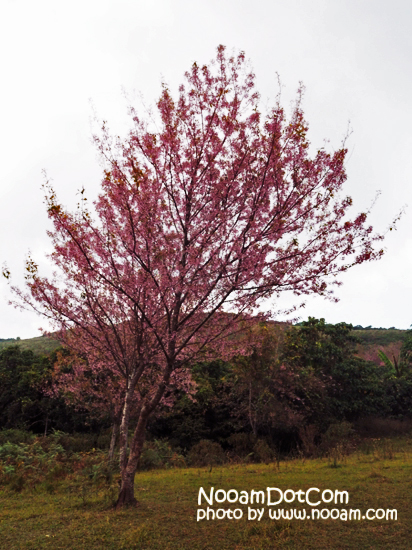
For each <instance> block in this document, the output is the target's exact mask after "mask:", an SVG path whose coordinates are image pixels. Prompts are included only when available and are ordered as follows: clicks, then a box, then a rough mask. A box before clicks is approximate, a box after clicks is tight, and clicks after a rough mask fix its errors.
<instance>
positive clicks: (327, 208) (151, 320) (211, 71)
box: [6, 46, 382, 507]
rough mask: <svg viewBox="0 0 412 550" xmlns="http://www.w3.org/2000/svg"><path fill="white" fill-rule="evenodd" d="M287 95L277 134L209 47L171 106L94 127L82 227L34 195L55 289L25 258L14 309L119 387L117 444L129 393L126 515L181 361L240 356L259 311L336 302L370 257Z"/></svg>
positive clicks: (246, 86)
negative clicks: (95, 162)
mask: <svg viewBox="0 0 412 550" xmlns="http://www.w3.org/2000/svg"><path fill="white" fill-rule="evenodd" d="M301 95H302V90H301V89H300V90H299V92H298V99H297V101H296V104H295V106H294V109H293V112H292V114H291V116H290V117H289V118H287V117H286V115H285V113H284V110H283V108H282V107H281V105H280V104H279V102H277V103H276V104H275V105H274V107H273V108H272V109H271V110H269V112H267V113H266V114H262V113H261V111H260V109H259V95H258V93H257V92H256V91H255V88H254V75H253V73H252V72H251V71H250V69H249V66H248V64H247V63H246V61H245V56H244V54H243V53H240V54H238V55H237V56H233V57H231V56H228V55H227V54H226V51H225V48H224V47H223V46H219V48H218V49H217V55H216V58H215V60H214V61H213V62H212V63H211V64H210V65H205V66H199V65H197V64H196V63H194V64H193V65H192V67H191V69H190V71H189V72H187V73H186V74H185V83H184V84H182V85H181V86H180V88H179V93H178V97H177V98H176V99H173V97H172V95H171V92H170V91H169V89H168V88H167V86H165V85H164V86H163V89H162V92H161V95H160V99H159V100H158V102H157V111H156V112H157V114H158V118H157V119H156V118H155V119H154V120H152V121H151V120H144V119H142V118H140V117H139V116H138V115H137V113H136V111H134V110H133V109H132V110H131V114H132V118H133V128H132V130H131V131H130V134H129V135H128V137H127V139H124V140H120V139H112V138H111V137H110V136H109V133H108V131H107V129H106V127H105V125H103V129H102V134H101V136H100V137H99V138H96V143H97V146H98V147H99V149H100V152H101V154H102V156H103V159H104V161H105V162H106V169H105V172H104V178H103V181H102V191H101V194H100V195H99V198H98V200H97V201H96V202H95V204H94V213H91V212H89V211H88V210H87V208H82V209H80V210H79V211H78V212H77V213H74V214H73V213H70V212H68V211H66V209H64V208H63V206H62V205H60V204H59V203H58V200H57V198H56V195H55V193H54V191H53V189H52V188H51V187H50V186H49V185H46V192H47V193H46V201H47V206H48V214H49V216H50V218H51V219H52V221H53V223H54V229H53V231H51V233H50V237H51V238H52V241H53V245H54V251H53V253H52V254H51V259H52V260H53V262H54V263H55V265H56V266H57V268H58V271H59V273H60V278H59V279H56V280H51V279H47V278H44V277H41V276H40V275H39V274H38V270H37V266H36V264H35V262H34V261H33V260H32V259H30V258H29V260H28V262H27V285H28V290H29V291H28V292H27V293H26V294H24V293H22V292H21V293H20V299H23V301H25V302H26V304H30V305H31V306H32V307H34V308H35V309H36V310H37V311H39V312H40V313H41V314H43V315H45V316H46V317H48V318H49V319H51V320H52V321H53V323H54V324H55V326H56V328H57V329H58V330H60V334H61V337H62V339H63V341H64V342H65V343H66V344H67V346H69V347H70V346H72V347H73V349H74V350H75V351H76V352H79V353H80V354H82V356H83V357H84V358H86V359H88V361H89V363H90V364H92V365H93V369H95V370H96V369H97V370H98V369H99V368H101V369H111V370H113V371H115V372H116V373H117V374H118V375H119V376H121V377H122V379H123V380H124V386H123V388H124V391H123V392H121V395H120V397H121V410H122V420H121V433H122V434H123V438H125V437H127V430H128V418H129V414H130V407H131V406H132V401H133V399H134V396H135V392H136V388H141V389H142V391H141V392H140V394H139V405H138V407H139V415H138V421H137V424H136V429H135V431H134V436H133V438H132V441H131V444H130V450H129V451H128V453H127V452H126V451H124V453H123V456H122V458H121V475H122V484H121V489H120V494H119V498H118V502H117V506H118V507H120V506H122V505H124V504H131V503H134V502H136V500H135V496H134V477H135V472H136V469H137V465H138V460H139V456H140V453H141V450H142V446H143V443H144V437H145V428H146V424H147V421H148V418H149V417H150V415H151V414H152V413H153V411H154V410H155V408H156V407H157V405H158V404H159V403H160V402H161V400H162V399H164V397H165V395H167V391H168V388H169V387H170V384H171V383H172V381H173V377H175V378H176V377H177V378H179V380H180V381H181V383H182V385H183V386H184V385H185V384H186V387H188V388H189V387H190V365H191V364H192V362H193V361H195V360H197V359H199V358H202V359H205V358H207V357H210V356H212V355H213V354H215V355H219V356H221V357H225V356H226V357H228V356H230V354H231V353H232V352H233V353H234V352H236V354H239V353H241V352H245V350H244V349H242V347H243V344H242V342H243V340H242V339H239V338H237V337H235V336H233V335H234V333H236V332H237V331H239V330H245V327H246V326H247V325H248V324H252V323H253V322H256V314H257V312H258V311H259V306H260V304H261V301H262V300H263V299H265V298H268V297H270V296H273V295H275V296H276V295H279V293H281V292H284V291H292V292H293V293H295V294H296V295H305V294H306V295H307V294H318V295H322V296H326V297H329V298H331V299H334V298H333V293H332V289H331V283H332V284H333V283H335V284H336V283H337V279H336V276H337V275H338V274H339V273H341V272H343V271H346V270H347V269H348V268H349V267H351V266H353V265H355V264H361V263H362V262H365V261H371V260H376V259H378V258H379V257H380V256H381V255H382V250H380V249H379V247H376V246H375V245H376V243H377V242H378V241H379V240H381V239H382V236H381V235H376V234H373V233H372V228H371V227H369V226H368V225H367V223H366V222H367V213H360V214H358V215H356V216H355V217H354V218H353V219H349V218H348V212H347V211H348V208H349V207H350V205H351V203H352V201H351V199H350V198H349V197H342V196H341V194H340V191H341V189H342V186H343V184H344V182H345V180H346V173H345V168H344V161H345V155H346V149H345V148H342V149H339V150H337V151H335V152H334V153H332V154H330V153H327V152H326V151H325V150H324V149H323V148H322V149H319V150H318V151H317V152H316V153H315V154H314V155H312V156H311V155H310V154H309V143H308V140H307V130H308V127H307V124H306V122H305V119H304V115H303V111H302V106H301ZM149 118H150V117H149ZM153 122H154V123H155V124H152V123H153ZM6 274H7V273H6ZM113 387H115V386H113ZM123 443H124V440H123ZM122 448H125V447H124V445H123V447H122Z"/></svg>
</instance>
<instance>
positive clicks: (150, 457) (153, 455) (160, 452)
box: [139, 439, 186, 470]
mask: <svg viewBox="0 0 412 550" xmlns="http://www.w3.org/2000/svg"><path fill="white" fill-rule="evenodd" d="M185 465H186V463H185V459H184V458H183V456H182V455H180V454H179V453H177V452H176V451H173V449H172V447H171V446H170V444H169V443H168V442H167V441H163V440H161V439H155V440H154V441H146V442H145V444H144V447H143V451H142V454H141V456H140V460H139V468H140V469H141V470H151V469H153V468H168V467H182V466H185Z"/></svg>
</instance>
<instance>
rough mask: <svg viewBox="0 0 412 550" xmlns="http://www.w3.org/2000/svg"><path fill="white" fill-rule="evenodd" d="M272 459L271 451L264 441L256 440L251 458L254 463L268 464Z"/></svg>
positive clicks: (272, 453)
mask: <svg viewBox="0 0 412 550" xmlns="http://www.w3.org/2000/svg"><path fill="white" fill-rule="evenodd" d="M273 457H274V452H273V450H272V449H271V448H270V447H269V445H268V443H267V442H266V441H265V440H264V439H258V440H257V441H256V443H255V445H254V447H253V458H254V460H255V461H256V462H264V463H265V464H269V462H272V460H273Z"/></svg>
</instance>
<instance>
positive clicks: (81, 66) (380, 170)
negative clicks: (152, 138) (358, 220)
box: [0, 0, 412, 338]
mask: <svg viewBox="0 0 412 550" xmlns="http://www.w3.org/2000/svg"><path fill="white" fill-rule="evenodd" d="M218 44H225V45H226V46H227V47H228V48H229V49H232V48H235V49H237V50H239V49H242V50H244V51H245V52H246V56H247V57H248V58H250V60H251V62H252V64H253V66H254V69H255V73H256V84H257V89H258V90H259V91H260V92H261V94H262V99H263V101H264V102H266V101H267V100H269V101H270V100H272V101H273V100H274V98H275V95H276V93H277V81H276V72H278V73H279V74H280V77H281V80H282V84H283V85H284V89H283V92H282V94H283V104H284V106H285V107H286V108H288V107H289V103H290V101H291V100H292V99H293V98H294V97H295V91H296V88H297V86H298V83H299V81H300V80H302V81H303V82H304V84H305V86H306V89H307V92H306V96H305V100H304V111H305V114H306V117H307V120H308V122H309V124H310V134H309V137H310V139H311V141H312V143H313V145H314V146H321V145H322V144H323V139H324V138H328V139H330V147H331V148H332V147H333V148H338V147H339V145H340V142H341V138H342V137H343V135H344V134H345V132H346V129H347V126H348V121H349V120H350V124H351V127H352V129H353V134H352V135H351V137H350V140H349V150H350V154H349V162H348V164H347V173H348V181H347V183H346V186H345V189H344V193H345V194H350V195H351V196H352V197H353V199H354V203H355V206H356V210H357V211H361V210H364V209H365V208H367V207H368V206H369V205H370V203H371V201H372V199H373V198H374V196H375V192H376V191H377V190H381V191H382V195H381V197H380V200H379V201H378V203H377V205H376V207H375V208H374V211H373V216H372V217H371V221H372V223H373V225H374V227H376V229H377V230H380V231H384V230H385V229H386V228H387V226H388V225H389V223H390V221H391V220H392V219H393V218H394V217H395V216H396V214H397V213H398V212H399V210H400V209H401V207H402V206H403V205H405V204H407V203H409V204H411V206H412V200H411V194H412V185H411V178H412V155H411V152H412V131H411V128H412V109H411V107H410V103H411V98H412V63H411V54H412V2H410V1H408V0H392V1H388V0H333V1H332V0H254V1H253V2H251V1H250V0H247V1H246V0H219V1H217V0H207V1H200V0H173V1H171V0H150V1H149V0H146V1H142V0H98V1H96V0H82V1H78V0H71V1H70V2H56V1H55V0H50V1H45V0H36V1H35V2H33V0H2V2H1V3H0V52H1V54H0V55H1V63H0V67H1V87H0V151H1V156H2V162H1V171H0V265H1V264H3V263H4V262H6V263H7V266H8V267H9V269H10V271H11V272H12V276H13V282H14V283H15V284H19V285H22V284H23V267H24V260H25V257H26V255H27V252H28V250H30V251H31V252H32V255H33V258H34V259H35V260H37V261H38V263H39V264H40V266H41V268H42V273H49V271H50V268H49V267H48V266H47V263H46V261H45V260H44V254H45V253H46V252H47V251H50V248H51V247H50V241H49V238H48V237H47V235H46V230H47V229H48V228H50V226H49V221H48V219H47V215H46V210H45V206H44V204H43V202H42V201H43V192H42V190H41V184H42V182H43V179H42V174H41V170H42V169H43V168H45V169H46V170H47V172H48V175H49V176H50V177H51V178H52V179H53V183H54V186H55V189H56V191H57V193H58V196H59V198H60V199H61V200H62V202H63V203H64V204H66V205H69V206H70V207H74V205H75V203H76V201H77V197H76V192H77V191H78V190H79V189H80V188H81V187H82V186H83V185H84V186H85V188H86V191H87V196H88V198H89V200H90V199H94V198H95V197H96V195H97V193H98V190H99V183H100V176H101V169H100V166H99V164H98V161H97V153H96V151H95V149H94V146H93V145H92V144H91V140H90V137H91V127H90V118H91V116H92V109H91V106H90V101H89V100H90V99H91V100H92V101H93V103H94V105H95V107H96V110H97V114H98V116H99V117H100V118H104V119H105V120H107V121H108V123H109V128H111V129H112V130H113V131H118V130H119V131H124V129H125V128H127V122H128V117H127V102H126V100H125V99H124V97H123V94H122V88H124V89H125V90H126V92H127V93H128V94H129V96H132V97H133V94H134V91H136V92H142V93H143V95H144V97H145V99H146V101H147V103H154V101H155V100H156V99H157V97H158V95H159V93H160V82H161V79H162V78H164V79H165V80H166V81H167V82H168V83H169V84H170V87H171V89H172V90H174V91H176V90H177V86H178V84H179V83H180V82H181V81H182V77H183V73H184V72H185V71H186V70H188V69H189V68H190V66H191V64H192V63H193V61H197V62H198V63H208V62H209V61H210V60H211V59H212V58H213V57H214V56H215V51H216V47H217V46H218ZM411 216H412V210H411V209H407V210H406V214H405V215H404V216H403V218H402V220H401V221H400V223H399V224H398V230H397V231H396V232H391V233H390V234H389V235H388V238H387V239H386V241H385V246H386V249H387V253H386V255H385V256H384V258H383V259H382V260H381V261H379V262H373V263H370V264H364V265H362V266H357V267H356V268H353V269H352V270H351V271H350V272H348V273H347V274H345V276H344V277H342V281H343V286H342V287H340V288H339V289H337V296H338V297H340V302H339V303H337V304H335V303H329V302H327V301H325V300H323V299H321V298H311V299H309V301H308V305H307V307H306V309H305V310H302V311H301V316H302V318H304V319H306V318H307V316H308V315H311V316H315V317H325V318H326V320H327V321H328V322H332V323H336V322H340V321H346V322H348V323H349V322H350V323H353V324H355V325H356V324H360V325H363V326H367V325H372V326H378V327H379V326H382V327H390V326H395V327H397V328H408V327H409V325H410V324H411V323H412V277H411V272H412V231H411V229H412V217H411ZM10 297H11V296H10V292H9V288H8V286H7V284H6V283H5V281H3V280H2V281H1V282H0V338H11V337H16V336H20V337H21V338H29V337H32V336H37V335H39V334H40V333H39V332H38V328H39V327H40V326H43V327H46V325H45V322H44V320H42V319H40V318H38V317H37V316H36V315H35V314H33V313H29V312H20V311H17V310H15V309H14V308H13V307H11V306H10V305H8V303H7V302H8V300H9V299H10ZM293 301H294V298H293V296H287V297H286V296H285V297H284V298H283V300H282V304H281V305H282V306H288V305H290V304H291V303H292V302H293Z"/></svg>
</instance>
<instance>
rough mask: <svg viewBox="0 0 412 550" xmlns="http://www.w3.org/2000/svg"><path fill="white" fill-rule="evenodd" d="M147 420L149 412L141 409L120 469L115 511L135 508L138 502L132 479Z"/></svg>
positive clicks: (137, 462) (141, 447) (140, 452)
mask: <svg viewBox="0 0 412 550" xmlns="http://www.w3.org/2000/svg"><path fill="white" fill-rule="evenodd" d="M148 418H149V412H148V411H147V409H145V408H144V407H143V409H142V411H141V413H140V416H139V421H138V423H137V426H136V430H135V432H134V435H133V440H132V444H131V445H130V453H129V457H128V459H127V464H126V465H125V467H124V468H122V484H121V487H120V493H119V497H118V499H117V502H116V510H118V509H119V508H122V507H123V506H136V505H137V503H138V501H137V500H136V498H135V496H134V478H135V475H136V470H137V466H138V464H139V458H140V455H141V454H142V450H143V444H144V441H145V437H146V425H147V420H148Z"/></svg>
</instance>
